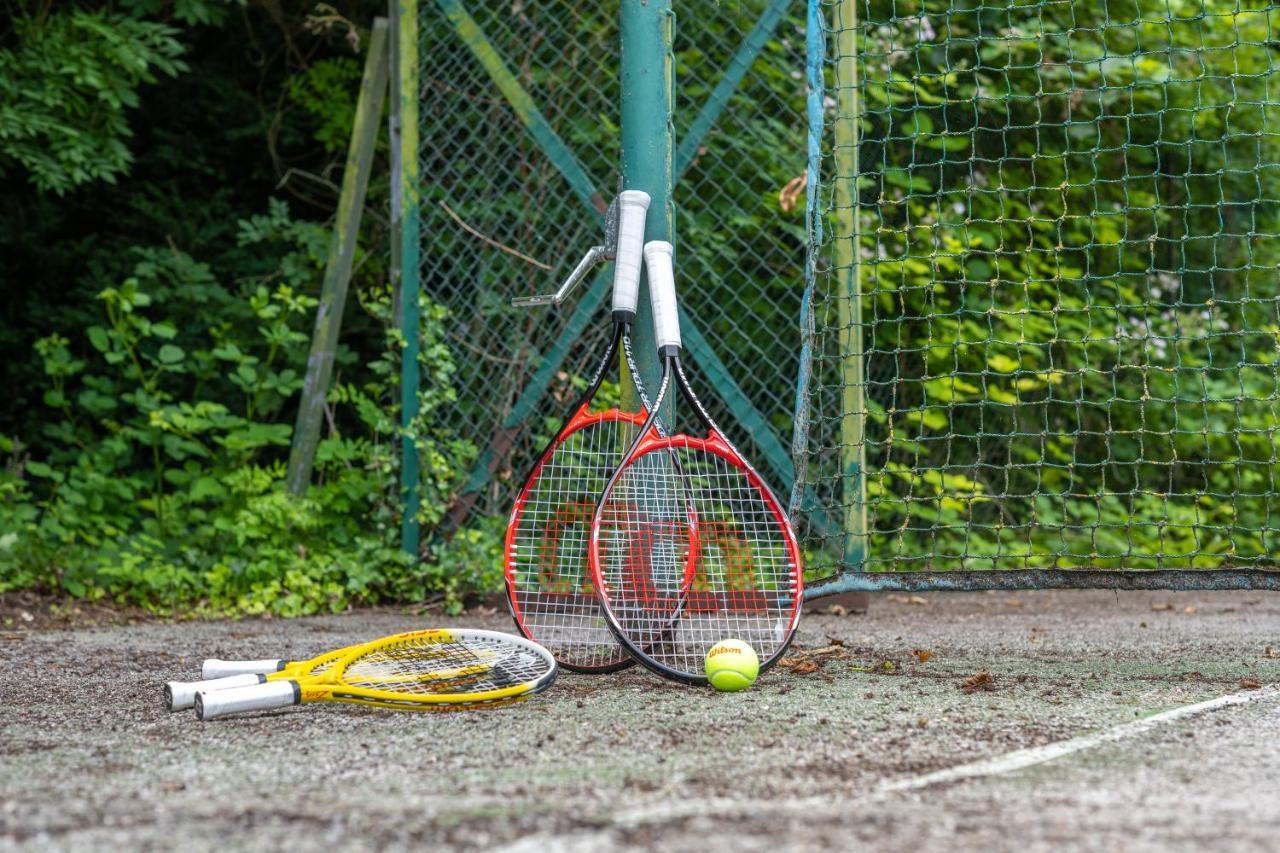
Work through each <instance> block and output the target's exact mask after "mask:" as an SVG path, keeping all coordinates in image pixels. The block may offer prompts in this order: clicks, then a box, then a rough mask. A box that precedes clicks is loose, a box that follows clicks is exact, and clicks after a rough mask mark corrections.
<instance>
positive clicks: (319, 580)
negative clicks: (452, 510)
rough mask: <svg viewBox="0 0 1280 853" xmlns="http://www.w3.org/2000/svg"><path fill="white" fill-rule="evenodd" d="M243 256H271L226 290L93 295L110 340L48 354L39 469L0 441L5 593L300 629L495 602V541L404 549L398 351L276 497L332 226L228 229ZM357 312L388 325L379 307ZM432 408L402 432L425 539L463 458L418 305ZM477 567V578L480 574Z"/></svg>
mask: <svg viewBox="0 0 1280 853" xmlns="http://www.w3.org/2000/svg"><path fill="white" fill-rule="evenodd" d="M239 239H240V242H241V244H242V245H246V246H258V247H260V248H266V249H271V248H275V247H278V250H279V251H280V255H279V265H278V270H277V272H276V273H275V274H274V275H272V276H269V277H267V278H265V279H262V280H259V281H256V282H254V281H250V282H248V283H247V284H246V285H245V286H244V287H243V292H242V293H241V292H237V291H235V290H233V289H231V288H228V287H226V286H224V285H222V284H221V283H219V282H218V281H216V280H215V278H214V277H213V275H212V274H211V273H210V271H209V269H208V268H207V267H206V266H204V265H202V264H200V263H198V262H196V261H194V260H193V259H191V258H189V257H187V256H186V255H183V254H182V253H180V252H176V251H172V250H170V251H155V252H144V253H143V258H142V260H140V261H139V262H138V264H137V265H136V267H135V270H134V275H133V276H131V277H130V278H128V279H127V280H125V281H124V282H123V283H121V284H120V285H119V286H118V287H111V288H107V289H105V290H103V291H102V292H101V293H100V294H99V295H98V299H99V303H100V307H101V312H102V317H103V321H102V322H101V323H100V324H98V325H94V326H90V327H89V328H87V329H85V330H84V331H83V333H82V334H83V336H84V338H85V339H86V340H87V341H88V343H89V344H90V347H91V349H90V352H91V355H89V356H87V357H83V358H82V357H77V356H76V355H74V352H75V351H76V349H77V347H75V346H73V344H72V341H71V340H70V339H69V338H68V337H67V336H64V335H62V334H54V335H50V336H47V337H45V338H43V339H41V340H40V341H39V342H38V343H37V344H36V355H37V356H38V357H39V358H40V359H41V360H42V362H43V366H44V372H45V374H46V376H47V378H48V389H47V390H46V392H45V394H44V401H43V402H44V404H45V406H47V408H48V413H49V417H47V418H45V426H44V435H43V437H42V439H43V440H42V444H43V445H44V446H47V447H51V448H53V449H52V450H51V451H50V452H48V454H47V455H44V456H42V458H33V457H32V456H31V455H30V452H29V451H28V450H27V449H26V448H24V447H23V446H22V445H21V444H20V443H19V442H17V441H16V440H14V439H11V438H5V439H3V440H2V441H0V451H3V452H4V453H5V454H6V455H7V457H8V463H7V465H6V466H5V469H4V472H3V474H0V591H5V590H8V589H15V588H30V587H35V588H43V589H60V590H62V591H65V592H67V593H70V594H72V595H75V596H90V597H110V598H113V599H115V600H118V601H122V602H129V603H133V604H138V605H142V606H144V607H149V608H154V609H157V610H160V611H169V612H173V611H190V610H195V611H197V612H206V613H223V612H236V613H259V612H268V611H269V612H272V613H277V614H281V615H296V614H301V613H309V612H314V611H318V610H334V609H339V608H342V607H345V606H347V605H348V604H350V603H352V602H362V601H378V600H385V599H393V600H398V601H423V600H427V599H443V600H444V601H445V602H446V604H447V605H448V606H450V607H451V608H454V609H456V608H457V607H459V606H460V604H461V602H462V600H463V599H464V598H465V597H466V596H468V595H471V594H474V593H475V592H476V591H478V590H480V589H489V588H492V587H493V585H494V584H495V583H496V581H497V578H496V577H495V572H497V571H498V570H497V568H496V567H497V566H500V565H501V556H500V551H499V550H498V548H499V545H498V543H499V542H500V537H499V536H498V535H497V534H498V532H499V531H496V530H494V529H492V528H491V527H477V528H475V529H470V530H464V531H461V532H460V533H459V534H458V535H457V536H456V537H455V538H454V539H453V540H452V541H451V542H449V543H448V544H446V545H442V546H439V547H437V549H436V550H435V552H434V553H433V555H429V556H431V557H433V559H430V560H428V561H426V562H421V563H420V562H419V561H417V560H414V559H412V558H410V557H409V556H407V555H405V554H404V553H402V552H401V551H400V550H399V547H398V534H399V509H398V488H399V487H398V465H397V459H398V450H399V444H398V429H397V423H396V418H397V415H396V412H395V407H394V406H392V405H389V404H388V401H390V400H393V399H395V398H396V388H395V378H396V377H397V375H398V346H397V345H396V340H397V337H398V333H391V334H389V335H388V344H387V347H386V348H385V350H384V352H383V354H382V356H381V357H380V358H379V359H377V360H376V361H375V363H373V364H371V365H364V366H363V367H364V369H362V370H360V371H359V372H358V373H359V375H360V376H362V377H363V378H362V379H361V380H360V381H359V382H351V381H345V382H344V381H339V382H338V383H337V384H336V387H335V388H334V390H333V393H332V394H331V395H330V405H331V411H330V416H331V417H330V424H331V430H330V433H329V434H328V435H327V437H325V438H324V440H323V441H322V442H321V444H320V446H319V447H318V449H317V453H316V469H315V476H314V486H313V487H312V488H311V489H310V491H309V492H308V493H307V495H306V497H305V498H301V499H300V498H295V497H293V496H291V495H289V494H287V493H286V492H285V490H284V488H283V480H284V475H285V457H286V455H287V449H288V446H289V441H290V434H291V425H290V422H289V421H290V420H291V418H292V409H291V407H290V406H289V402H290V400H291V398H295V397H296V394H297V392H298V390H299V389H300V388H301V385H302V375H301V374H300V372H299V370H300V368H301V366H302V365H303V364H304V363H305V359H306V351H307V346H308V342H309V335H308V334H307V331H308V330H309V329H310V326H311V323H312V317H313V315H314V308H315V305H316V300H315V299H313V298H312V297H310V296H305V295H303V294H304V292H306V291H307V290H309V289H310V288H309V287H307V285H308V284H309V283H314V281H313V280H314V278H315V277H316V276H317V274H318V271H319V269H320V264H321V260H322V258H323V256H324V250H325V248H326V236H325V232H324V230H323V228H322V227H320V226H318V225H315V224H309V223H301V222H296V221H294V220H292V219H291V218H290V217H289V215H288V211H287V209H286V208H285V207H284V205H283V204H280V203H276V204H273V206H272V208H271V210H270V212H269V213H268V214H266V215H263V216H259V217H254V218H252V219H250V220H247V221H244V222H242V223H241V225H240V238H239ZM362 304H363V305H364V307H365V308H366V309H367V310H368V311H369V312H370V313H371V314H372V315H373V316H374V317H375V318H377V319H379V320H380V321H381V322H383V323H384V324H386V325H387V326H389V325H390V300H389V294H388V293H387V292H386V291H385V289H384V290H383V291H379V292H374V293H371V294H367V295H366V298H365V299H364V301H363V303H362ZM422 316H423V318H424V320H423V329H422V333H423V340H422V347H421V350H422V356H421V358H422V360H423V369H424V372H427V371H429V372H430V375H431V376H432V377H433V378H434V380H435V381H434V382H433V383H432V385H431V388H430V390H429V391H427V392H426V393H424V395H423V399H422V404H421V415H420V418H419V423H417V424H415V425H414V426H413V428H412V429H411V431H410V432H411V434H413V435H414V436H415V440H416V441H417V442H418V446H419V450H420V451H421V459H422V467H423V472H424V473H423V489H424V495H425V500H424V502H423V510H422V513H423V521H424V523H426V524H434V523H436V522H438V521H439V519H440V517H441V516H442V514H443V512H444V505H445V503H446V502H447V500H448V499H449V496H450V495H451V494H452V492H453V490H454V489H455V488H456V486H457V485H458V481H459V478H460V477H461V476H462V474H463V473H465V471H466V466H467V465H468V464H469V463H470V462H471V461H472V460H473V459H474V458H475V449H474V447H473V446H472V445H471V444H470V443H469V442H467V441H465V440H463V439H461V438H459V437H457V436H454V435H450V434H449V433H447V432H446V431H445V430H443V429H442V428H441V427H439V426H437V425H436V421H437V420H438V419H437V418H435V417H434V414H435V413H436V412H437V411H438V410H439V407H440V406H443V405H447V404H449V403H450V402H451V401H452V399H453V393H452V391H451V389H450V386H449V379H450V377H451V376H452V375H453V373H454V371H455V367H454V365H453V361H452V356H451V354H450V352H449V351H448V349H447V348H445V347H444V346H443V345H442V343H441V335H440V332H439V326H440V324H441V323H442V322H444V321H445V319H446V317H445V315H444V312H443V311H442V310H441V309H440V308H439V307H438V306H436V305H433V304H430V303H429V302H426V301H425V300H424V303H423V305H422ZM476 567H483V568H481V569H480V570H479V571H476V570H475V568H476Z"/></svg>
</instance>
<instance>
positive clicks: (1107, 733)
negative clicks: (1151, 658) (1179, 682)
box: [876, 687, 1280, 794]
mask: <svg viewBox="0 0 1280 853" xmlns="http://www.w3.org/2000/svg"><path fill="white" fill-rule="evenodd" d="M1277 697H1280V687H1268V688H1265V689H1262V690H1248V691H1244V692H1242V693H1231V694H1228V695H1226V696H1219V697H1218V698H1217V699H1209V700H1206V701H1204V702H1197V703H1196V704H1194V705H1183V706H1182V707H1180V708H1170V709H1169V710H1168V711H1161V712H1160V713H1159V714H1153V715H1151V716H1150V717H1144V718H1142V719H1141V720H1134V721H1133V722H1132V723H1123V724H1121V725H1118V726H1116V727H1114V728H1110V729H1105V730H1103V731H1100V732H1094V733H1093V734H1089V735H1081V736H1080V737H1073V738H1071V739H1070V740H1064V741H1059V742H1057V743H1050V744H1046V745H1045V746H1035V747H1031V748H1030V749H1019V750H1015V751H1013V752H1006V753H1005V754H1004V755H997V756H996V757H995V758H988V759H985V760H983V761H973V762H970V763H969V764H961V765H959V766H957V767H951V768H948V769H946V770H938V771H936V772H934V773H926V774H924V775H923V776H916V777H914V778H912V779H899V780H896V781H892V782H885V783H884V784H882V785H880V786H879V787H878V788H877V789H876V793H878V794H881V793H884V794H887V793H894V792H897V791H918V790H919V789H921V788H928V787H930V786H932V785H944V784H946V783H948V782H959V781H961V780H964V779H975V778H977V777H979V776H999V775H1000V774H1002V773H1012V772H1014V771H1015V770H1022V769H1024V768H1027V767H1034V766H1035V765H1037V764H1044V763H1045V762H1046V761H1054V760H1055V759H1058V758H1062V757H1063V756H1067V755H1071V754H1073V753H1076V752H1083V751H1085V750H1086V749H1093V748H1094V747H1097V746H1102V745H1103V744H1107V743H1116V742H1117V741H1122V740H1125V739H1127V738H1131V737H1135V736H1137V735H1140V734H1144V733H1146V732H1149V731H1151V730H1152V729H1154V728H1156V727H1158V726H1161V725H1163V724H1165V723H1171V722H1173V721H1174V720H1181V719H1183V718H1184V717H1194V716H1196V715H1197V714H1204V713H1206V712H1208V711H1216V710H1218V709H1219V708H1227V707H1230V706H1232V705H1245V704H1248V703H1249V702H1255V701H1257V700H1259V699H1272V698H1277Z"/></svg>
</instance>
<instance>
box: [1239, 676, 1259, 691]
mask: <svg viewBox="0 0 1280 853" xmlns="http://www.w3.org/2000/svg"><path fill="white" fill-rule="evenodd" d="M1240 686H1241V687H1243V688H1244V689H1245V690H1261V689H1262V682H1261V681H1258V680H1257V679H1256V678H1242V679H1240Z"/></svg>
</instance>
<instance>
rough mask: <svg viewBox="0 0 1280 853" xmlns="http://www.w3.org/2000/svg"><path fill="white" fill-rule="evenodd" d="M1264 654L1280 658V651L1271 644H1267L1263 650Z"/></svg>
mask: <svg viewBox="0 0 1280 853" xmlns="http://www.w3.org/2000/svg"><path fill="white" fill-rule="evenodd" d="M1262 656H1263V657H1268V658H1280V652H1278V651H1276V650H1275V649H1273V648H1271V647H1270V646H1267V647H1266V648H1265V649H1263V650H1262Z"/></svg>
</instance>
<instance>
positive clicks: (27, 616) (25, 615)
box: [18, 610, 36, 622]
mask: <svg viewBox="0 0 1280 853" xmlns="http://www.w3.org/2000/svg"><path fill="white" fill-rule="evenodd" d="M18 618H20V619H21V620H22V621H23V622H34V621H36V617H34V616H32V615H31V614H30V613H28V612H27V611H25V610H24V611H22V612H21V613H19V614H18Z"/></svg>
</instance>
